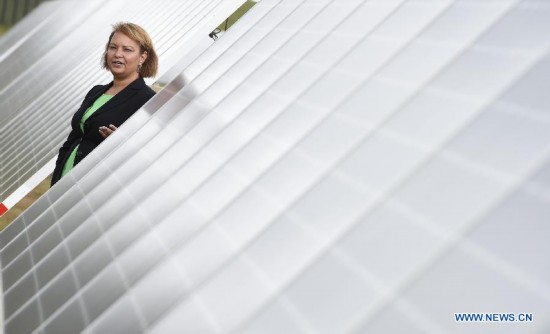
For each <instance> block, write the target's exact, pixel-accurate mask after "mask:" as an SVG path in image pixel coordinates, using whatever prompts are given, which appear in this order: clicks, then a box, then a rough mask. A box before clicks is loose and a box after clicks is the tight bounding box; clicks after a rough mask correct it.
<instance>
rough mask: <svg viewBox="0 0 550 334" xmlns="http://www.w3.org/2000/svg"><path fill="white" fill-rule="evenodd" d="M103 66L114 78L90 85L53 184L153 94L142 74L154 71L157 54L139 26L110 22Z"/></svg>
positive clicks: (148, 75)
mask: <svg viewBox="0 0 550 334" xmlns="http://www.w3.org/2000/svg"><path fill="white" fill-rule="evenodd" d="M102 67H103V68H105V69H108V70H109V71H111V73H112V74H113V81H112V82H111V83H109V84H107V85H104V86H101V85H99V86H95V87H93V88H92V89H91V90H90V91H89V92H88V94H86V97H85V98H84V101H83V102H82V105H81V106H80V108H79V109H78V111H77V112H76V113H75V114H74V116H73V118H72V121H71V127H72V131H71V132H70V134H69V137H68V138H67V140H66V141H65V143H64V144H63V146H61V148H60V149H59V155H58V157H57V162H56V166H55V170H54V172H53V175H52V186H53V185H54V184H55V183H56V182H57V181H59V179H60V178H62V177H63V176H64V175H65V174H67V173H68V172H69V171H70V170H71V169H72V168H73V167H74V166H76V165H77V164H78V163H79V162H80V161H81V160H82V159H83V158H84V157H85V156H86V155H88V153H90V152H91V151H92V150H93V149H94V148H96V147H97V146H98V145H99V144H100V143H101V142H102V141H103V140H104V139H105V138H107V137H108V136H109V135H110V134H111V133H113V131H115V130H116V129H117V127H118V126H120V124H122V123H124V121H126V120H127V119H128V118H130V116H132V115H133V114H134V113H135V112H136V111H137V110H138V109H139V108H141V106H143V105H144V104H145V102H147V101H148V100H149V99H150V98H151V97H152V96H153V95H154V94H155V92H154V91H153V90H152V89H151V88H149V87H148V86H147V85H146V84H145V81H144V80H143V78H147V77H154V76H155V75H156V73H157V67H158V58H157V54H156V52H155V50H154V48H153V42H152V41H151V38H150V37H149V35H148V34H147V32H146V31H145V30H143V28H141V27H140V26H138V25H136V24H133V23H118V24H115V25H114V26H113V31H112V33H111V35H110V36H109V41H108V42H107V45H106V46H105V52H104V53H103V57H102Z"/></svg>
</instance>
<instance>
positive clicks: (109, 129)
mask: <svg viewBox="0 0 550 334" xmlns="http://www.w3.org/2000/svg"><path fill="white" fill-rule="evenodd" d="M116 129H117V127H116V126H114V125H113V124H109V127H106V126H100V127H99V134H100V135H101V136H102V137H103V138H107V137H109V136H110V135H111V133H113V132H115V130H116Z"/></svg>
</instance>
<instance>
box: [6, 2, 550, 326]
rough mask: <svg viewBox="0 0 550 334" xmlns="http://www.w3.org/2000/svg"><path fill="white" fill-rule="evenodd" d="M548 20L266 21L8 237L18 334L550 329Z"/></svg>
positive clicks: (510, 14)
mask: <svg viewBox="0 0 550 334" xmlns="http://www.w3.org/2000/svg"><path fill="white" fill-rule="evenodd" d="M549 16H550V6H549V5H548V4H547V3H546V2H545V1H492V2H479V1H464V0H463V1H452V0H439V1H436V0H434V1H425V0H424V1H421V0H416V1H415V0H410V1H397V0H396V1H362V0H347V1H344V0H298V1H297V0H263V1H261V2H258V4H257V5H256V6H255V7H254V8H252V10H251V11H250V12H248V13H247V15H245V16H244V17H243V18H242V19H241V20H240V21H239V22H237V23H236V24H235V25H234V26H233V27H232V28H231V29H230V30H229V31H228V32H227V33H226V34H224V35H223V36H222V37H221V38H220V39H219V40H217V41H216V42H215V43H214V44H212V45H211V46H209V47H208V48H207V49H206V50H204V52H202V53H200V55H198V57H196V58H193V59H191V58H192V57H189V58H185V59H186V61H185V65H181V64H180V65H178V66H177V67H175V68H174V71H180V70H181V73H180V74H179V75H177V76H175V72H172V73H170V75H167V76H166V77H173V79H171V81H170V82H169V83H168V85H167V86H166V88H165V90H164V91H162V92H161V93H160V94H158V95H157V96H155V97H154V98H153V99H152V100H151V101H150V103H148V104H147V105H146V106H145V107H144V108H143V109H142V110H140V111H139V112H138V113H136V115H135V117H133V118H132V119H130V120H129V121H128V122H127V123H125V125H124V126H123V127H121V129H120V130H118V131H117V132H115V134H114V135H113V136H112V137H110V138H109V140H107V141H106V142H105V143H104V144H105V145H101V146H100V147H98V148H97V149H96V150H95V151H94V152H92V154H91V155H90V156H88V157H87V158H86V159H85V160H84V161H82V163H81V164H79V165H78V166H77V167H76V168H75V169H74V170H73V171H72V172H71V173H70V174H68V175H67V176H66V177H64V178H63V179H62V180H61V181H60V182H59V183H58V184H56V186H55V187H53V188H52V189H51V190H50V191H49V192H48V193H46V194H45V195H44V196H43V197H42V198H40V199H39V200H38V201H37V202H36V203H35V204H34V205H33V206H31V207H30V208H29V210H27V211H26V212H25V213H24V214H23V215H22V216H21V217H19V218H18V219H17V220H16V221H15V222H14V223H13V224H12V225H10V226H9V227H8V228H7V229H6V230H5V231H4V232H2V233H1V234H0V245H2V249H1V251H0V258H1V262H2V279H3V287H4V314H5V330H6V332H7V333H20V332H30V331H36V332H44V333H60V332H80V331H83V332H86V333H105V332H150V333H175V332H189V333H210V332H236V333H312V332H315V333H348V332H367V333H403V332H407V333H446V332H447V333H463V332H484V333H516V332H518V331H521V332H522V333H540V332H546V331H548V330H549V329H550V327H549V326H550V320H549V318H548V316H547V314H548V313H549V310H550V293H549V292H550V286H549V285H548V281H549V280H548V278H550V271H549V268H548V266H547V265H546V263H548V256H547V255H546V254H548V253H549V246H548V242H547V240H548V237H549V236H550V228H549V227H548V224H546V222H548V219H549V218H550V210H549V207H550V206H548V198H549V197H548V193H549V186H550V182H549V180H550V178H549V177H548V175H549V173H548V171H549V166H550V164H549V161H550V152H549V151H550V147H549V146H548V144H547V143H548V139H549V138H548V136H550V135H549V133H550V131H548V130H549V129H548V128H549V127H550V123H549V122H548V119H547V117H546V116H545V112H544V110H545V109H544V107H546V106H548V102H549V101H548V98H547V94H545V90H546V85H545V83H547V81H548V79H547V78H548V76H546V75H545V73H547V69H548V68H549V67H548V59H549V55H548V51H549V41H548V39H547V38H546V36H545V34H544V32H546V31H548V27H549V25H550V20H549ZM510 314H511V315H513V316H514V319H515V320H514V321H511V320H510V319H511V318H510V317H508V315H510ZM467 315H476V316H477V315H481V317H482V318H483V320H479V321H478V320H475V318H472V319H470V320H461V319H463V318H462V316H467ZM504 316H506V319H508V320H503V319H502V318H503V317H504ZM530 316H532V317H533V318H532V319H531V320H532V321H521V320H519V319H520V318H521V319H524V320H529V319H530ZM497 319H499V320H501V321H497Z"/></svg>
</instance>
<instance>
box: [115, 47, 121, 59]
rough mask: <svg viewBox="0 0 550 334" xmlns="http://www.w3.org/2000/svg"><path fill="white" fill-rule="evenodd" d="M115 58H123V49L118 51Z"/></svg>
mask: <svg viewBox="0 0 550 334" xmlns="http://www.w3.org/2000/svg"><path fill="white" fill-rule="evenodd" d="M115 57H122V49H116V51H115Z"/></svg>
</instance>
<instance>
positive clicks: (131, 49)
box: [107, 31, 147, 79]
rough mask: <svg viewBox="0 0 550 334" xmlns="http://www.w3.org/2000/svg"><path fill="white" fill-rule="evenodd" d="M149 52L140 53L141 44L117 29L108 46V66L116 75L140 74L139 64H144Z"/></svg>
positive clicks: (120, 76)
mask: <svg viewBox="0 0 550 334" xmlns="http://www.w3.org/2000/svg"><path fill="white" fill-rule="evenodd" d="M146 58H147V52H144V53H140V49H139V44H138V43H137V42H136V41H134V40H133V39H131V38H130V37H128V36H126V35H124V34H123V33H121V32H119V31H117V32H115V33H114V35H113V37H112V38H111V41H110V42H109V46H108V47H107V66H108V67H109V70H110V71H111V73H112V74H113V76H114V77H116V78H119V79H124V78H128V77H133V76H135V77H136V78H137V77H138V76H139V75H138V71H137V69H138V65H140V64H143V62H144V61H145V59H146Z"/></svg>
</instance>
